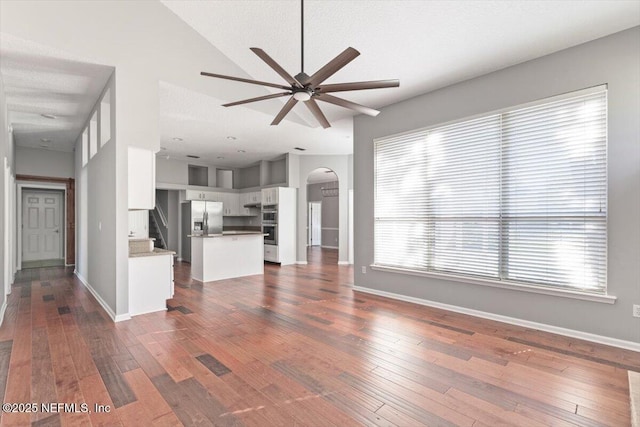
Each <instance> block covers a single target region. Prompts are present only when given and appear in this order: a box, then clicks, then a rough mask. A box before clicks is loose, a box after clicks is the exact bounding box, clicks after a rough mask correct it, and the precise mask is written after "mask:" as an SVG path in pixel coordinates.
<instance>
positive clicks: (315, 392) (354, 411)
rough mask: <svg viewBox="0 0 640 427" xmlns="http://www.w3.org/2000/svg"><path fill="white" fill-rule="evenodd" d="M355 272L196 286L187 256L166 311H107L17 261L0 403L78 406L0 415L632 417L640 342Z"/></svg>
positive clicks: (283, 273) (58, 278) (278, 274)
mask: <svg viewBox="0 0 640 427" xmlns="http://www.w3.org/2000/svg"><path fill="white" fill-rule="evenodd" d="M313 255H314V256H315V255H316V254H313ZM318 256H320V257H323V256H324V255H323V254H319V255H318ZM331 256H333V254H329V253H327V254H326V257H327V259H329V258H330V257H331ZM352 276H353V274H352V270H351V268H350V267H338V266H337V265H336V264H335V263H325V264H323V263H320V262H318V263H311V264H310V265H308V266H287V267H279V266H275V265H268V266H266V268H265V274H264V276H251V277H246V278H240V279H234V280H224V281H219V282H209V283H204V284H202V283H198V282H196V281H193V280H191V279H190V278H189V265H188V264H180V263H178V264H177V265H176V274H175V278H176V293H175V298H174V299H172V300H170V301H169V302H168V306H169V310H168V311H167V312H162V313H154V314H149V315H143V316H137V317H135V318H134V319H133V320H131V321H126V322H121V323H117V324H114V323H112V322H111V320H110V319H109V318H108V316H107V315H106V313H105V312H104V311H103V310H102V309H101V308H100V307H99V305H98V304H97V303H96V301H95V300H94V298H93V297H92V296H91V295H90V294H89V293H88V291H87V290H86V289H85V288H84V287H83V285H82V284H81V283H80V282H79V281H78V280H77V279H76V278H74V276H73V275H72V272H71V270H70V269H65V268H42V269H34V270H24V271H23V272H22V273H21V274H20V275H19V277H18V279H17V282H16V284H15V285H14V287H13V292H12V294H11V296H10V297H9V300H8V302H9V306H8V309H7V313H6V317H5V321H4V324H3V325H2V328H0V393H1V394H3V396H2V397H3V399H2V400H3V402H10V403H27V402H35V403H38V404H40V403H46V402H60V403H76V404H77V405H78V407H77V408H71V407H68V408H67V411H65V410H64V407H63V408H62V409H59V411H58V413H53V412H51V411H49V412H43V411H42V410H39V411H38V412H36V413H4V414H2V420H1V423H2V425H18V426H24V425H29V424H32V425H38V426H45V425H47V426H54V425H72V426H75V425H77V426H86V425H126V426H169V425H181V424H184V425H220V426H243V425H246V426H260V427H264V426H305V425H308V426H340V427H342V426H355V425H367V426H419V425H428V426H452V425H460V426H474V427H481V426H498V425H518V426H543V425H552V426H575V425H578V426H601V425H610V426H626V425H629V424H630V414H629V390H628V383H627V370H634V371H640V354H638V353H634V352H631V351H624V350H619V349H615V348H610V347H606V346H601V345H595V344H591V343H588V342H583V341H578V340H574V339H569V338H565V337H561V336H556V335H552V334H548V333H543V332H539V331H534V330H527V329H525V328H521V327H516V326H511V325H506V324H501V323H497V322H492V321H487V320H482V319H477V318H473V317H469V316H464V315H460V314H455V313H451V312H446V311H442V310H437V309H431V308H427V307H422V306H418V305H413V304H409V303H404V302H399V301H393V300H388V299H385V298H379V297H374V296H370V295H366V294H362V293H354V292H353V291H352V288H351V286H352ZM5 385H6V390H5ZM81 403H87V404H88V405H89V409H91V412H90V413H84V412H82V408H81V407H80V404H81ZM95 404H101V405H108V406H109V407H110V412H104V411H96V410H95V407H94V405H95ZM39 409H42V408H41V407H40V408H39ZM71 409H76V412H73V411H71V412H69V410H71Z"/></svg>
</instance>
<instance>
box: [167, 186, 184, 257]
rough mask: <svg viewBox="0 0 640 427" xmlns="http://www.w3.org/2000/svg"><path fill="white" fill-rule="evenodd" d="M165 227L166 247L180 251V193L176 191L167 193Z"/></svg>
mask: <svg viewBox="0 0 640 427" xmlns="http://www.w3.org/2000/svg"><path fill="white" fill-rule="evenodd" d="M167 193H168V197H167V210H166V211H165V213H166V215H167V226H168V228H169V232H168V235H169V236H168V238H167V246H168V247H169V249H171V250H172V251H176V252H179V249H180V247H179V246H180V232H181V230H180V194H179V193H180V192H179V191H178V190H169V191H167Z"/></svg>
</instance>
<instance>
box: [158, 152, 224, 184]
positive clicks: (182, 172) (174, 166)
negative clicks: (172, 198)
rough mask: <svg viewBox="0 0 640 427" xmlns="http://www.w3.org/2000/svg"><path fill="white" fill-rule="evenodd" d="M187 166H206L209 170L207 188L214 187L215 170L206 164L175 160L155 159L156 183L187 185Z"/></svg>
mask: <svg viewBox="0 0 640 427" xmlns="http://www.w3.org/2000/svg"><path fill="white" fill-rule="evenodd" d="M189 165H196V166H206V167H208V168H209V171H208V173H209V179H208V181H209V187H215V186H216V168H215V166H211V165H207V164H206V163H203V162H200V161H197V160H193V161H185V160H176V159H166V158H164V157H161V156H158V157H156V182H160V183H163V184H181V185H188V184H189Z"/></svg>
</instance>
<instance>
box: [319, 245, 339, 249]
mask: <svg viewBox="0 0 640 427" xmlns="http://www.w3.org/2000/svg"><path fill="white" fill-rule="evenodd" d="M320 247H321V248H322V249H338V247H337V246H326V245H321V246H320Z"/></svg>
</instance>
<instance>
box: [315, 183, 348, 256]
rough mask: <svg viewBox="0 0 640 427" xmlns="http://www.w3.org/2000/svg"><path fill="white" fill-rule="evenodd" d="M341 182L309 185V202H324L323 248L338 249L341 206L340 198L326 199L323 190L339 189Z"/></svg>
mask: <svg viewBox="0 0 640 427" xmlns="http://www.w3.org/2000/svg"><path fill="white" fill-rule="evenodd" d="M338 185H339V182H338V181H333V182H319V183H316V184H307V201H309V202H322V224H321V227H322V236H321V239H322V246H323V247H332V248H337V247H338V241H339V231H338V228H339V225H340V221H339V215H340V206H339V198H338V197H335V196H333V197H325V196H323V195H322V188H338Z"/></svg>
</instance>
